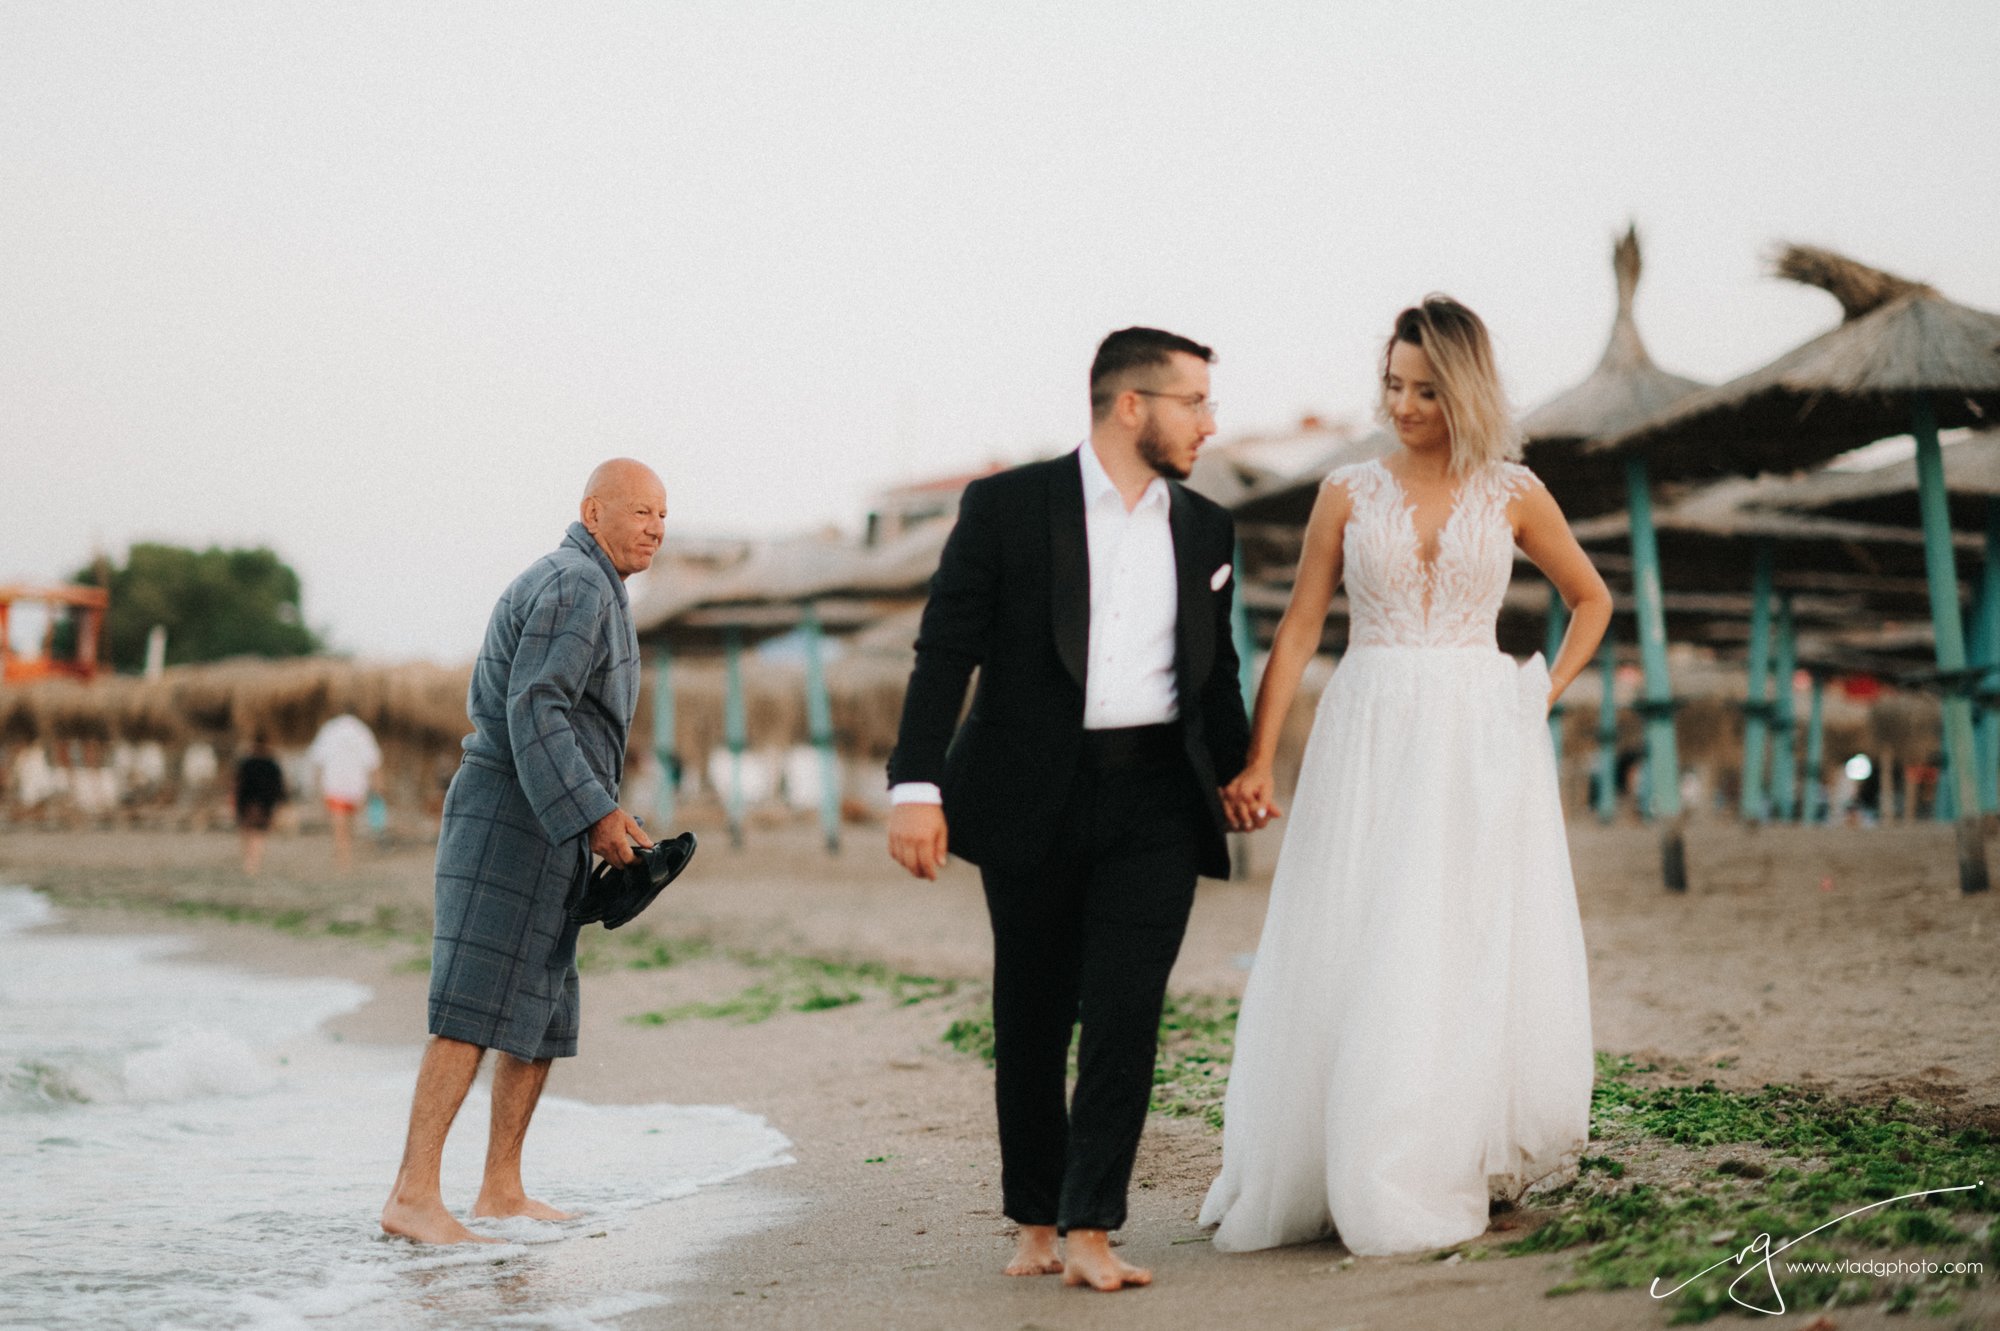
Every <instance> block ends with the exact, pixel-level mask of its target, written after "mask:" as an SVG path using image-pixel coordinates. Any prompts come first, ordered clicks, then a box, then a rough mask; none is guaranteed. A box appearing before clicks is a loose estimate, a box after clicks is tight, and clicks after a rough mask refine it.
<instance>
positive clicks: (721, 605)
mask: <svg viewBox="0 0 2000 1331" xmlns="http://www.w3.org/2000/svg"><path fill="white" fill-rule="evenodd" d="M950 534H951V524H950V523H948V522H929V523H925V524H924V525H922V526H920V527H917V528H916V529H914V530H913V531H910V532H907V533H905V534H904V535H902V536H899V537H897V538H896V539H894V540H892V541H889V542H887V543H885V544H883V545H880V546H876V547H872V548H870V547H866V546H860V545H855V544H852V543H850V542H846V541H838V540H828V539H825V538H823V537H799V538H796V539H792V540H785V541H777V542H773V543H772V544H770V545H767V546H764V547H762V548H761V549H759V550H757V551H756V552H755V553H753V554H752V555H751V556H750V557H749V558H748V559H746V560H744V561H743V562H742V563H740V564H737V565H735V566H734V567H731V568H727V569H723V570H722V571H720V572H718V573H714V574H712V575H710V576H708V577H706V578H702V579H699V580H695V581H693V582H691V583H683V584H680V585H675V586H667V587H663V588H661V589H660V590H659V591H658V592H656V593H655V592H651V591H650V589H649V594H648V595H646V596H644V597H642V598H641V600H640V603H639V604H638V605H637V606H636V607H635V609H634V613H633V621H634V626H635V627H636V628H637V630H638V632H639V636H640V637H641V638H642V639H644V640H646V641H649V642H657V643H661V644H663V645H669V646H672V647H674V648H676V649H678V650H688V649H710V650H712V649H714V648H715V647H717V646H719V645H720V644H721V642H722V640H723V638H724V636H725V635H726V634H727V633H729V632H731V631H734V632H736V633H737V634H739V635H741V636H742V637H743V638H745V639H748V640H751V641H755V640H757V639H760V638H768V637H776V636H779V635H782V634H785V633H788V632H790V631H792V630H793V629H795V628H797V627H798V626H799V624H800V620H801V617H802V614H803V611H804V607H806V606H807V605H809V604H810V605H812V606H814V607H815V609H816V611H817V615H818V618H819V622H820V624H821V626H822V627H823V628H825V629H826V631H828V632H829V633H851V632H856V631H859V630H861V629H865V628H867V627H868V626H869V625H872V624H874V623H876V622H878V621H879V620H881V619H882V618H884V617H885V616H888V615H892V614H894V613H896V612H897V611H898V610H902V609H907V608H908V607H909V606H910V605H911V604H913V603H915V604H920V603H921V602H922V601H923V599H924V596H925V593H926V591H927V590H928V588H929V586H930V579H931V575H932V574H933V573H935V572H937V566H938V560H939V558H940V557H941V556H942V554H943V552H944V543H945V539H946V537H948V536H949V535H950Z"/></svg>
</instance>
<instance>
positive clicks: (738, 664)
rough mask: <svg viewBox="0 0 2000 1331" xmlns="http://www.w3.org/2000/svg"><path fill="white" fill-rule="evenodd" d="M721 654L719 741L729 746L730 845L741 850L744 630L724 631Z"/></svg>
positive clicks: (746, 740) (747, 738) (745, 732)
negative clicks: (723, 686)
mask: <svg viewBox="0 0 2000 1331" xmlns="http://www.w3.org/2000/svg"><path fill="white" fill-rule="evenodd" d="M722 647H723V655H724V657H725V658H726V660H727V670H728V676H729V682H728V692H727V693H726V694H725V695H724V697H723V700H722V738H723V742H724V743H725V744H727V745H728V746H729V793H728V796H727V805H728V811H729V844H730V845H731V846H733V847H734V848H736V849H737V850H741V849H743V750H744V749H746V748H748V747H749V743H750V728H749V726H748V724H747V723H746V722H745V720H744V715H743V631H742V630H741V629H739V628H736V627H734V626H731V627H730V628H727V629H724V630H723V635H722Z"/></svg>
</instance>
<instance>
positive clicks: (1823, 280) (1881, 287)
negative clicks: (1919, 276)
mask: <svg viewBox="0 0 2000 1331" xmlns="http://www.w3.org/2000/svg"><path fill="white" fill-rule="evenodd" d="M1772 269H1773V271H1774V272H1776V274H1777V275H1778V276H1779V277H1782V278H1786V279H1788V280H1790V281H1793V282H1801V283H1804V284H1805V285H1807V286H1815V287H1818V288H1819V289H1820V290H1822V291H1825V292H1826V293H1828V294H1829V295H1831V296H1832V297H1833V298H1834V299H1835V300H1837V301H1839V302H1840V308H1841V312H1842V314H1843V315H1844V316H1845V317H1846V318H1847V319H1849V320H1853V319H1858V318H1860V317H1861V316H1862V315H1864V314H1867V313H1869V312H1870V311H1872V310H1878V309H1880V308H1882V307H1883V306H1884V305H1887V304H1888V303H1889V302H1890V301H1892V300H1895V299H1897V298H1899V297H1902V296H1910V295H1926V296H1935V295H1937V291H1936V289H1934V288H1932V287H1930V286H1927V285H1925V284H1924V283H1922V282H1912V281H1910V280H1909V279H1908V278H1904V277H1897V276H1896V275H1895V274H1894V273H1885V272H1883V271H1882V270H1881V269H1880V268H1870V267H1869V266H1868V265H1867V264H1865V263H1857V262H1856V261H1855V260H1853V259H1850V258H1848V257H1847V256H1846V255H1844V254H1836V253H1834V252H1833V251H1832V250H1827V249H1821V248H1819V247H1818V246H1816V245H1787V246H1785V247H1783V248H1782V249H1780V250H1779V251H1778V253H1777V254H1776V255H1775V256H1774V257H1773V259H1772Z"/></svg>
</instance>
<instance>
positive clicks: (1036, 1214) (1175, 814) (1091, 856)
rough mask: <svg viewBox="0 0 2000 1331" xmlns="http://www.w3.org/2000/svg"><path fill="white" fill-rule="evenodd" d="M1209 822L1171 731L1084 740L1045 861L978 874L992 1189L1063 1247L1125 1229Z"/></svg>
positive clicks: (1017, 1217) (1101, 734) (1020, 1219)
mask: <svg viewBox="0 0 2000 1331" xmlns="http://www.w3.org/2000/svg"><path fill="white" fill-rule="evenodd" d="M1208 818H1209V814H1208V810H1207V808H1206V806H1205V805H1204V804H1203V803H1202V801H1201V794H1200V791H1199V790H1198V789H1197V788H1196V785H1195V776H1194V771H1193V768H1192V767H1191V766H1190V765H1189V763H1188V761H1187V755H1186V752H1185V750H1184V749H1183V748H1182V740H1181V734H1180V729H1179V727H1178V726H1177V725H1167V726H1146V727H1139V728H1134V729H1130V730H1114V731H1086V732H1085V742H1084V758H1083V761H1082V763H1081V764H1080V767H1079V770H1078V773H1077V777H1076V784H1075V786H1074V787H1073V788H1072V790H1071V792H1070V797H1069V799H1068V801H1067V803H1066V808H1065V814H1064V819H1063V824H1062V827H1061V830H1060V831H1059V832H1058V833H1057V835H1056V838H1055V842H1054V844H1053V846H1052V848H1051V850H1050V852H1049V854H1048V856H1047V858H1046V859H1045V860H1044V861H1043V862H1042V863H1041V864H1038V865H1035V866H1033V867H1032V868H986V869H983V870H982V871H981V872H982V877H983V879H984V882H985V886H986V908H987V913H988V915H989V916H990V917H991V919H992V922H993V1032H994V1044H995V1049H994V1081H995V1092H996V1097H997V1099H998V1102H999V1111H1000V1161H1001V1189H1002V1192H1003V1205H1004V1206H1005V1209H1006V1213H1007V1215H1008V1217H1009V1218H1011V1219H1013V1220H1014V1221H1016V1222H1017V1223H1019V1224H1024V1225H1055V1226H1057V1227H1058V1228H1059V1229H1060V1230H1061V1231H1062V1232H1064V1233H1067V1232H1069V1231H1070V1230H1071V1229H1116V1228H1118V1227H1119V1226H1120V1225H1122V1224H1124V1223H1125V1191H1126V1187H1127V1185H1128V1184H1129V1183H1130V1182H1131V1177H1132V1160H1133V1156H1134V1155H1135V1154H1136V1153H1137V1151H1138V1148H1139V1134H1140V1132H1141V1131H1142V1130H1143V1129H1144V1127H1145V1124H1146V1108H1147V1105H1148V1103H1149V1101H1150V1100H1151V1098H1152V1089H1153V1059H1154V1054H1155V1052H1156V1046H1157V1044H1158V1041H1159V1027H1160V1004H1161V1001H1162V1000H1163V999H1164V998H1165V996H1166V990H1167V973H1168V972H1169V971H1171V970H1172V969H1173V965H1174V958H1175V957H1176V956H1177V955H1179V953H1180V947H1181V939H1182V937H1183V935H1184V934H1185V933H1186V932H1187V920H1188V910H1189V908H1190V907H1192V906H1193V904H1194V886H1195V866H1196V864H1197V862H1198V856H1197V844H1198V837H1199V834H1200V832H1201V829H1202V827H1203V824H1204V823H1205V822H1206V821H1207V819H1208ZM1079 1021H1081V1023H1082V1027H1083V1031H1082V1036H1081V1039H1080V1042H1079V1045H1078V1051H1077V1082H1076V1095H1075V1099H1074V1101H1073V1102H1068V1097H1067V1096H1066V1095H1065V1082H1066V1078H1067V1074H1068V1067H1069V1045H1070V1036H1071V1033H1072V1031H1073V1030H1074V1029H1075V1027H1076V1026H1077V1024H1078V1022H1079Z"/></svg>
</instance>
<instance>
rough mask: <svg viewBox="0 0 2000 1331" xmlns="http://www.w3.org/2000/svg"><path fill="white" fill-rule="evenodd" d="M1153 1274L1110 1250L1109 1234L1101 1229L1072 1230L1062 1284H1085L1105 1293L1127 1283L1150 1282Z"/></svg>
mask: <svg viewBox="0 0 2000 1331" xmlns="http://www.w3.org/2000/svg"><path fill="white" fill-rule="evenodd" d="M1152 1283H1153V1273H1152V1272H1151V1271H1148V1270H1147V1269H1146V1268H1145V1267H1143V1266H1133V1265H1132V1264H1131V1263H1130V1262H1127V1261H1125V1260H1123V1259H1122V1258H1120V1257H1119V1256H1118V1255H1117V1254H1116V1253H1114V1252H1112V1251H1111V1236H1110V1235H1109V1234H1107V1233H1105V1232H1104V1231H1103V1230H1101V1229H1072V1230H1071V1231H1070V1232H1069V1250H1068V1254H1067V1256H1066V1258H1065V1260H1064V1262H1063V1284H1065V1285H1088V1286H1090V1287H1091V1288H1092V1289H1101V1290H1104V1291H1106V1292H1109V1291H1111V1290H1116V1289H1124V1288H1125V1287H1126V1286H1127V1285H1150V1284H1152Z"/></svg>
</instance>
